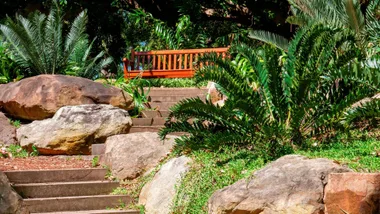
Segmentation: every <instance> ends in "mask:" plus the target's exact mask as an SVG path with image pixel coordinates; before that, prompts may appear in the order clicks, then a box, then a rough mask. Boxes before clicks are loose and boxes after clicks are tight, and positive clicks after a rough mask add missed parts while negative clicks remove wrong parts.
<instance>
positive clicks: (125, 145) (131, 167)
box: [104, 132, 176, 180]
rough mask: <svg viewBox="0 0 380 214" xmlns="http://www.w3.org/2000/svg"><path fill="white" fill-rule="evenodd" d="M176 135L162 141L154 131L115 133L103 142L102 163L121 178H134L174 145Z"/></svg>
mask: <svg viewBox="0 0 380 214" xmlns="http://www.w3.org/2000/svg"><path fill="white" fill-rule="evenodd" d="M175 138H176V136H167V139H166V140H165V141H164V142H163V141H161V140H160V139H159V136H158V134H157V133H155V132H141V133H131V134H125V135H115V136H112V137H109V138H107V140H106V143H105V155H104V163H105V165H107V166H109V167H110V169H111V170H112V174H113V175H114V176H115V177H117V178H119V179H121V180H124V179H134V178H137V177H138V176H139V175H142V173H144V172H145V171H147V170H149V169H151V168H153V167H155V166H157V165H158V164H159V163H160V161H161V160H162V159H163V158H165V157H166V156H167V155H168V154H169V153H170V152H171V149H172V148H173V146H174V140H175Z"/></svg>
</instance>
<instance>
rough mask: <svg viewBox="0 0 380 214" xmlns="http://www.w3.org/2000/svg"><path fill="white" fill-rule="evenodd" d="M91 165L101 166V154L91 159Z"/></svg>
mask: <svg viewBox="0 0 380 214" xmlns="http://www.w3.org/2000/svg"><path fill="white" fill-rule="evenodd" d="M91 166H92V167H97V166H99V156H95V157H93V158H92V160H91Z"/></svg>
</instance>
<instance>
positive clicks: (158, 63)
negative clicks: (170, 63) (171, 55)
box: [157, 55, 161, 69]
mask: <svg viewBox="0 0 380 214" xmlns="http://www.w3.org/2000/svg"><path fill="white" fill-rule="evenodd" d="M160 68H161V55H157V69H160Z"/></svg>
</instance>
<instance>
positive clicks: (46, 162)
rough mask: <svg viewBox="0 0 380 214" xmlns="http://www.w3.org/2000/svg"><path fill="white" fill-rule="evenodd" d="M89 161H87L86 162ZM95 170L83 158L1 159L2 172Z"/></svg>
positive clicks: (0, 169)
mask: <svg viewBox="0 0 380 214" xmlns="http://www.w3.org/2000/svg"><path fill="white" fill-rule="evenodd" d="M85 159H87V160H85ZM74 168H94V167H92V162H91V159H88V158H84V157H81V156H37V157H28V158H0V171H15V170H38V169H74Z"/></svg>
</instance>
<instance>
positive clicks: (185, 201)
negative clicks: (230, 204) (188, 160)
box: [173, 149, 264, 214]
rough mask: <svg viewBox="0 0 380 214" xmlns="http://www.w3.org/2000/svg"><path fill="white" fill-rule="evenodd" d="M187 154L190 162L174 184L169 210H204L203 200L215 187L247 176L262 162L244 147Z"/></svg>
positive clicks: (187, 211) (176, 211) (204, 202)
mask: <svg viewBox="0 0 380 214" xmlns="http://www.w3.org/2000/svg"><path fill="white" fill-rule="evenodd" d="M189 156H190V157H192V159H193V163H192V166H191V169H190V171H189V173H187V175H186V176H185V177H184V179H183V181H182V183H181V185H180V186H178V187H177V195H176V199H175V202H174V205H173V213H178V214H180V213H192V214H200V213H207V208H206V203H207V200H208V199H209V198H210V196H211V195H212V194H213V193H214V192H215V191H216V190H218V189H221V188H223V187H225V186H228V185H230V184H233V183H235V182H236V181H238V180H240V179H242V178H246V177H248V176H250V175H251V173H252V172H253V171H254V170H257V169H259V168H261V167H262V166H263V165H264V161H263V160H262V159H261V158H257V156H256V155H254V154H253V153H252V152H250V151H247V150H241V151H238V150H235V149H232V150H228V151H226V152H223V153H213V152H206V151H197V152H194V153H192V154H191V155H189Z"/></svg>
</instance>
